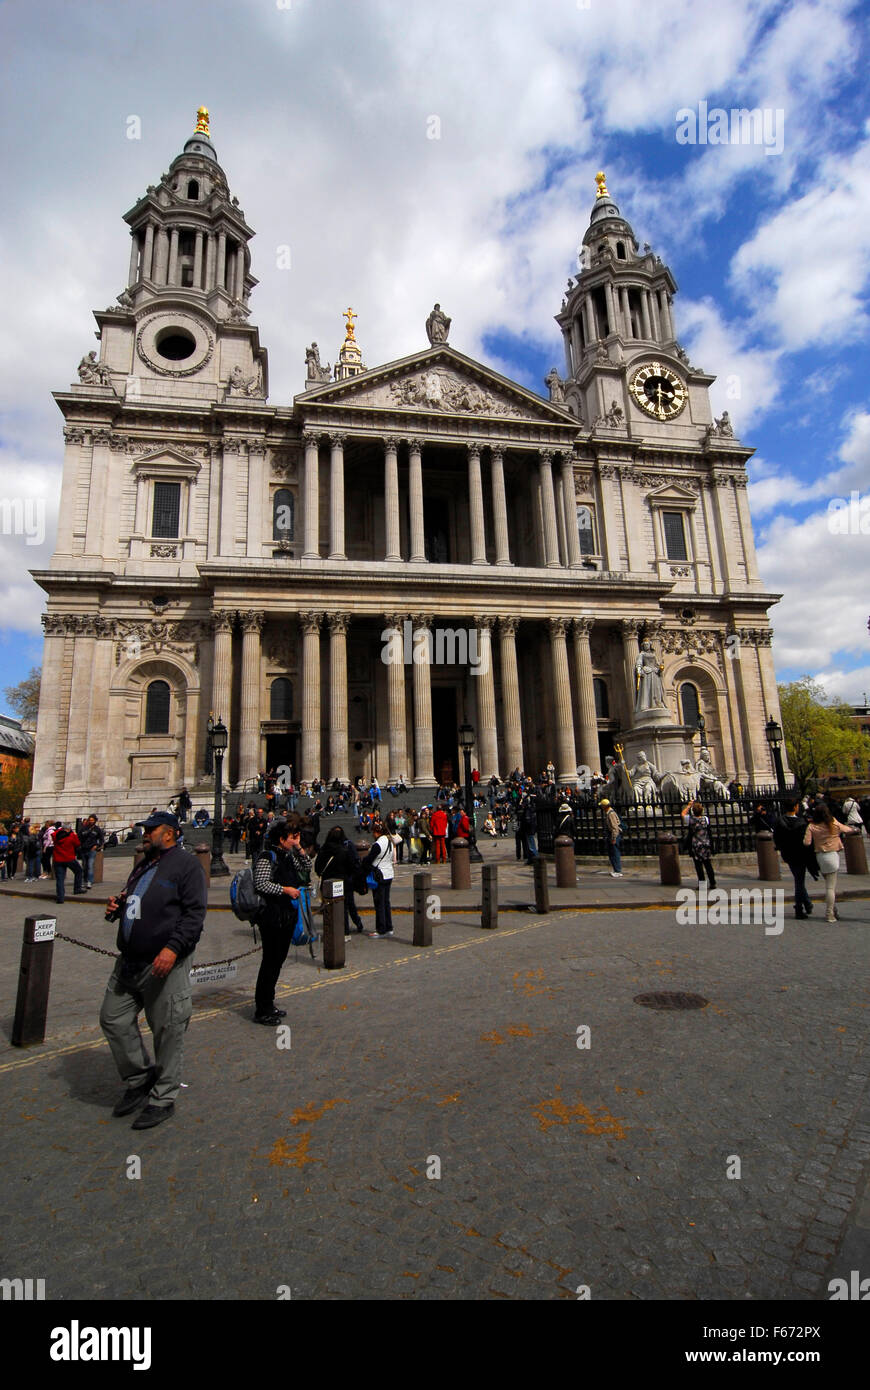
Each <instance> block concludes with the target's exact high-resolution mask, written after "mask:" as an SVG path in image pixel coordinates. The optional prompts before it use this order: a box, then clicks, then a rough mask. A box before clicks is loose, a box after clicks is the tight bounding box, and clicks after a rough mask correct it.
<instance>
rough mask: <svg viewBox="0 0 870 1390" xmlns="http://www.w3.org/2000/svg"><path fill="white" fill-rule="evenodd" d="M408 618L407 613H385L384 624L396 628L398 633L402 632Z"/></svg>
mask: <svg viewBox="0 0 870 1390" xmlns="http://www.w3.org/2000/svg"><path fill="white" fill-rule="evenodd" d="M407 616H408V615H407V613H385V614H384V622H385V623H386V625H387V627H389V628H395V629H397V631H399V632H401V630H402V624H403V623H404V622H405V620H406V618H407Z"/></svg>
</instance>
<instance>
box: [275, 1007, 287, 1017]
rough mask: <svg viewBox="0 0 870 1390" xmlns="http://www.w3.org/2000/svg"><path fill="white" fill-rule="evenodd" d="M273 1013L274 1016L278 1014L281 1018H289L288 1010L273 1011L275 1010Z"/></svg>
mask: <svg viewBox="0 0 870 1390" xmlns="http://www.w3.org/2000/svg"><path fill="white" fill-rule="evenodd" d="M272 1013H273V1014H277V1015H278V1017H279V1018H286V1017H287V1010H286V1009H273V1010H272Z"/></svg>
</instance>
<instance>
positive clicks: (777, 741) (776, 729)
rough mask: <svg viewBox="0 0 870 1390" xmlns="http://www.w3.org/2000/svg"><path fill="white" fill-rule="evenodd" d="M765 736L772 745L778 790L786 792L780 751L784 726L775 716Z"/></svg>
mask: <svg viewBox="0 0 870 1390" xmlns="http://www.w3.org/2000/svg"><path fill="white" fill-rule="evenodd" d="M764 735H765V738H766V739H767V742H768V744H769V745H770V751H771V753H772V754H773V766H774V769H775V770H776V786H777V790H778V791H781V792H784V791H785V773H784V771H783V767H782V753H781V752H780V749H781V747H782V726H781V725H779V724H777V722H776V720H775V719H774V717H773V715H771V716H770V718H769V719H768V721H767V723H766V724H765V726H764Z"/></svg>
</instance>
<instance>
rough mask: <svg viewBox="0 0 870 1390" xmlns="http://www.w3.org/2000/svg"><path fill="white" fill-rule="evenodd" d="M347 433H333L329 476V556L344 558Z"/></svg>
mask: <svg viewBox="0 0 870 1390" xmlns="http://www.w3.org/2000/svg"><path fill="white" fill-rule="evenodd" d="M346 437H347V436H346V435H343V434H331V435H330V436H329V442H330V444H331V445H332V456H331V471H330V476H329V558H330V560H344V559H345V558H346V556H345V553H344V441H345V439H346Z"/></svg>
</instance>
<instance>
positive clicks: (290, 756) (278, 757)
mask: <svg viewBox="0 0 870 1390" xmlns="http://www.w3.org/2000/svg"><path fill="white" fill-rule="evenodd" d="M298 738H299V735H298V734H267V735H266V767H265V771H266V772H271V771H273V770H274V771H276V772H277V771H278V768H279V767H290V768H292V769H293V772H292V778H293V781H294V782H295V781H296V779H297V778H298V776H299V761H298V758H297V756H296V754H297V748H296V745H297V741H298Z"/></svg>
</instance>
